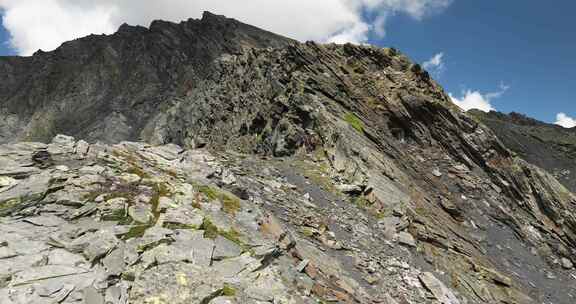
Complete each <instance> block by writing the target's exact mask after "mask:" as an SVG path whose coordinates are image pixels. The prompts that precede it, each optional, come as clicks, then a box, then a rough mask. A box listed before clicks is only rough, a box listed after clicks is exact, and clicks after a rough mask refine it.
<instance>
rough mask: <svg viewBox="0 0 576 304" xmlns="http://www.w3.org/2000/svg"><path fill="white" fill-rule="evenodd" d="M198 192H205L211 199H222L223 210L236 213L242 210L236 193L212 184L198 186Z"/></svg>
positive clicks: (232, 213)
mask: <svg viewBox="0 0 576 304" xmlns="http://www.w3.org/2000/svg"><path fill="white" fill-rule="evenodd" d="M196 188H197V190H198V192H200V193H203V194H204V195H205V196H206V198H208V199H209V200H211V201H213V200H220V202H221V203H222V211H224V212H226V213H228V214H231V215H234V214H236V212H238V210H240V207H241V206H240V198H238V197H237V196H236V195H234V194H232V193H230V192H228V191H224V190H221V189H218V188H215V187H211V186H197V187H196Z"/></svg>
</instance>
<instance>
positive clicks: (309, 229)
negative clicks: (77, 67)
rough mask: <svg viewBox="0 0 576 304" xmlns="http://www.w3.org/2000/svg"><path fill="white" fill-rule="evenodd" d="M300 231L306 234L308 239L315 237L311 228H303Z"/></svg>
mask: <svg viewBox="0 0 576 304" xmlns="http://www.w3.org/2000/svg"><path fill="white" fill-rule="evenodd" d="M300 231H301V232H302V234H304V235H305V236H307V237H313V236H314V230H313V229H312V228H310V227H302V228H300Z"/></svg>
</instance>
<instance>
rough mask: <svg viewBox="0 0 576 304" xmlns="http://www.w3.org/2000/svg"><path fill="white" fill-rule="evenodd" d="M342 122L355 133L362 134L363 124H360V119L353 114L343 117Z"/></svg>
mask: <svg viewBox="0 0 576 304" xmlns="http://www.w3.org/2000/svg"><path fill="white" fill-rule="evenodd" d="M344 121H346V122H347V123H348V124H349V125H350V126H351V127H352V128H354V129H355V130H356V131H358V132H360V133H364V123H362V120H360V118H358V116H356V115H355V114H354V113H350V112H348V113H346V115H344Z"/></svg>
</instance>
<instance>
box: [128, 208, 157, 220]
mask: <svg viewBox="0 0 576 304" xmlns="http://www.w3.org/2000/svg"><path fill="white" fill-rule="evenodd" d="M128 215H129V216H130V217H131V218H132V219H133V220H134V221H136V222H138V223H142V224H146V223H149V222H150V221H151V220H152V212H150V206H147V205H143V204H138V205H134V206H130V207H129V208H128Z"/></svg>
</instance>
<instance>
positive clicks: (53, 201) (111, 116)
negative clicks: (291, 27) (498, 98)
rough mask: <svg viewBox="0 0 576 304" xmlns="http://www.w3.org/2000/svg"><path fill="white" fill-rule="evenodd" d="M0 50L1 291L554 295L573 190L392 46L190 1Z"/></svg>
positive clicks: (569, 242)
mask: <svg viewBox="0 0 576 304" xmlns="http://www.w3.org/2000/svg"><path fill="white" fill-rule="evenodd" d="M1 62H2V63H1V65H0V71H1V72H2V73H0V75H1V76H0V77H4V80H6V81H2V82H0V98H1V99H0V101H1V102H0V107H1V108H2V110H1V111H2V112H0V113H2V115H4V117H3V119H2V120H0V121H2V125H0V135H1V137H0V138H2V141H4V142H10V143H8V144H4V145H0V165H1V166H0V299H2V301H3V302H2V303H4V301H6V302H7V303H55V302H58V303H75V302H82V301H84V303H102V302H104V303H114V304H115V303H203V304H205V303H318V302H340V303H388V304H390V303H543V302H553V303H560V304H564V303H566V304H568V303H574V296H575V295H576V291H575V290H574V283H573V282H574V278H575V277H576V274H575V273H574V267H573V265H572V264H571V263H573V262H574V256H575V254H576V234H575V233H576V216H575V214H574V213H573V211H572V210H573V209H574V205H575V204H576V197H575V196H574V194H572V193H571V192H570V191H569V190H567V189H566V188H565V187H564V186H563V185H562V184H561V183H560V182H558V180H557V179H555V177H554V176H553V175H551V174H549V173H547V172H546V171H544V170H542V169H540V168H538V167H536V166H534V165H532V164H530V163H528V162H526V161H525V160H523V159H521V158H519V157H517V156H515V155H514V153H512V152H511V151H510V150H508V148H506V146H505V145H504V144H503V143H502V142H501V141H500V140H499V139H498V137H496V136H495V135H494V133H493V132H492V131H491V130H490V129H489V128H487V127H485V126H484V125H483V124H481V123H478V122H477V121H476V120H474V119H472V118H471V117H470V116H468V114H466V113H462V112H461V111H459V110H458V109H457V108H455V107H454V106H453V105H452V104H451V102H450V101H449V97H448V96H447V95H446V94H445V93H444V92H443V90H442V88H441V87H439V86H438V85H437V84H436V83H435V82H434V81H433V80H432V79H430V77H429V75H428V73H427V72H425V71H423V70H422V69H421V68H420V66H419V65H417V64H413V63H411V62H410V61H409V59H408V58H406V57H405V56H404V55H402V54H400V53H398V51H396V50H394V49H379V48H376V47H370V46H354V45H320V44H316V43H305V44H301V43H297V42H294V41H291V40H289V39H286V38H283V37H279V36H276V35H273V34H270V33H268V32H265V31H262V30H258V29H256V28H253V27H250V26H248V25H243V24H241V23H239V22H237V21H234V20H230V19H226V18H224V17H220V16H214V15H211V14H206V15H205V17H204V18H203V19H202V20H189V21H187V22H184V23H181V24H179V25H176V24H172V23H166V22H154V23H153V24H152V25H151V27H150V29H146V28H139V27H138V28H134V27H128V26H123V27H122V28H121V29H120V31H119V32H118V33H116V34H114V35H112V36H99V37H95V36H93V37H88V38H84V39H80V40H77V41H73V42H70V43H66V44H65V45H63V46H62V47H61V48H60V49H58V50H56V51H54V52H51V53H40V54H36V55H35V56H33V57H31V58H4V59H1ZM5 71H6V72H5ZM54 71H60V72H62V71H67V73H63V74H58V73H56V74H52V73H53V72H54ZM71 71H73V72H74V73H72V74H69V73H70V72H71ZM39 73H48V74H45V75H44V74H41V77H40V76H38V75H40V74H39ZM72 75H73V76H72ZM68 77H70V78H68ZM71 113H74V114H71ZM58 132H62V133H66V134H70V135H74V136H76V138H78V139H80V138H82V140H77V139H76V138H73V137H70V136H64V135H57V136H55V137H54V138H53V139H51V137H52V136H54V135H56V134H57V133H58ZM23 139H34V140H39V141H43V142H44V143H40V142H28V141H21V140H23ZM136 139H141V140H143V141H141V142H129V141H122V142H120V143H116V144H110V143H106V142H116V141H121V140H136ZM85 140H86V141H85ZM95 140H100V141H102V142H105V143H93V142H94V141H95Z"/></svg>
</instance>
